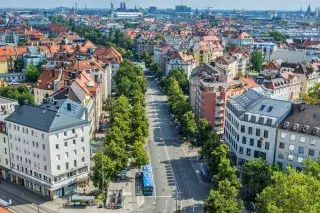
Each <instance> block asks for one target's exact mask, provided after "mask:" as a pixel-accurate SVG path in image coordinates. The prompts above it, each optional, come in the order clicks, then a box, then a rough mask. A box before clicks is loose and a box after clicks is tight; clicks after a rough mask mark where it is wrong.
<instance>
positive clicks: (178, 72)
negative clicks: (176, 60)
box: [167, 68, 189, 94]
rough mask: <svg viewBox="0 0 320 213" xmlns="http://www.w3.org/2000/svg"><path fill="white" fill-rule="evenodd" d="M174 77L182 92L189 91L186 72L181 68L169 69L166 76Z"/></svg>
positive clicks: (186, 92)
mask: <svg viewBox="0 0 320 213" xmlns="http://www.w3.org/2000/svg"><path fill="white" fill-rule="evenodd" d="M171 77H173V78H175V80H176V81H178V83H179V86H180V88H181V89H182V91H183V92H184V94H188V93H189V80H188V76H187V74H186V73H185V72H184V70H183V69H182V68H175V69H172V70H170V72H169V74H168V76H167V78H168V79H169V78H171Z"/></svg>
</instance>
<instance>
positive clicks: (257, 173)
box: [242, 158, 280, 196]
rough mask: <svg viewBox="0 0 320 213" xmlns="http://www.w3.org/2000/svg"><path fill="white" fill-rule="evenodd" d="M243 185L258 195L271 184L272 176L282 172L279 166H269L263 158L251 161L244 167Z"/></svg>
mask: <svg viewBox="0 0 320 213" xmlns="http://www.w3.org/2000/svg"><path fill="white" fill-rule="evenodd" d="M242 171H243V183H244V184H246V185H247V188H249V189H251V191H252V192H253V195H254V196H255V195H257V194H259V193H260V192H262V190H263V189H264V188H265V187H267V186H268V185H270V184H271V176H272V174H273V173H274V172H275V171H280V168H279V166H275V165H271V164H268V163H267V162H266V161H264V160H263V159H262V158H258V159H255V160H249V161H248V162H247V163H246V164H244V165H243V166H242Z"/></svg>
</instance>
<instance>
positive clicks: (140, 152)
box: [132, 141, 149, 168]
mask: <svg viewBox="0 0 320 213" xmlns="http://www.w3.org/2000/svg"><path fill="white" fill-rule="evenodd" d="M144 144H145V143H144V142H140V141H136V142H135V143H134V144H133V149H132V156H133V159H134V161H133V165H134V166H135V167H137V168H141V167H142V166H143V165H147V164H148V162H149V158H148V154H147V152H146V150H145V149H144Z"/></svg>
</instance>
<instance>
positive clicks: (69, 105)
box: [67, 103, 71, 111]
mask: <svg viewBox="0 0 320 213" xmlns="http://www.w3.org/2000/svg"><path fill="white" fill-rule="evenodd" d="M67 110H68V111H71V103H67Z"/></svg>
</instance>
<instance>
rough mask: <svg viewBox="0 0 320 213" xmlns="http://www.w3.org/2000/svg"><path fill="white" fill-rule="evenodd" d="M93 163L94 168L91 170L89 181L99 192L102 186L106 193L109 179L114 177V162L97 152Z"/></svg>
mask: <svg viewBox="0 0 320 213" xmlns="http://www.w3.org/2000/svg"><path fill="white" fill-rule="evenodd" d="M93 161H94V166H93V167H92V168H91V173H90V179H91V180H92V182H93V185H94V186H95V187H96V188H98V190H99V191H100V192H102V191H103V186H104V187H105V191H106V188H107V187H108V185H109V182H110V178H111V177H113V176H114V175H115V170H114V162H113V161H112V160H111V159H110V158H109V157H108V156H107V155H104V154H103V153H102V152H101V151H97V153H96V154H95V155H94V157H93ZM102 182H103V185H102Z"/></svg>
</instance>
